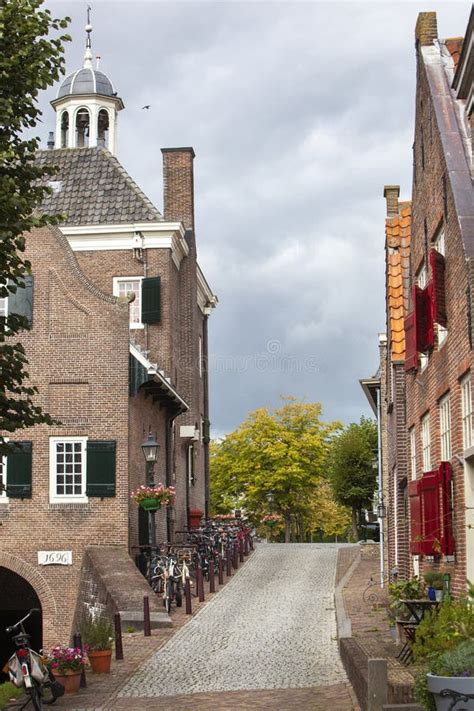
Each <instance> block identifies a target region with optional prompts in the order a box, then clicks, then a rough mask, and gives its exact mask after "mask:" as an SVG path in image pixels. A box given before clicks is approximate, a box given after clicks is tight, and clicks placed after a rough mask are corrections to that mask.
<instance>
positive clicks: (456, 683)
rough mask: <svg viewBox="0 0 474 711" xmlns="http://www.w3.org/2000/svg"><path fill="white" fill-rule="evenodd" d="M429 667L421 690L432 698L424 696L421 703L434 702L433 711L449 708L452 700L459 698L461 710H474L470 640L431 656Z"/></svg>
mask: <svg viewBox="0 0 474 711" xmlns="http://www.w3.org/2000/svg"><path fill="white" fill-rule="evenodd" d="M429 666H430V671H429V672H428V673H427V674H426V681H425V691H426V692H428V694H429V695H431V696H432V699H429V698H428V700H427V699H426V695H425V698H424V702H425V704H426V703H427V701H428V704H430V705H431V708H433V703H432V702H434V708H436V711H450V709H452V708H453V702H454V701H460V702H461V701H462V704H461V707H462V709H463V710H465V711H474V639H468V640H465V641H464V642H461V644H458V645H457V646H456V647H454V648H453V649H450V650H448V651H447V652H443V654H440V655H438V656H434V657H433V658H432V659H431V662H430V665H429ZM430 705H428V708H430ZM461 707H460V708H461ZM454 708H458V706H457V704H456V705H455V706H454Z"/></svg>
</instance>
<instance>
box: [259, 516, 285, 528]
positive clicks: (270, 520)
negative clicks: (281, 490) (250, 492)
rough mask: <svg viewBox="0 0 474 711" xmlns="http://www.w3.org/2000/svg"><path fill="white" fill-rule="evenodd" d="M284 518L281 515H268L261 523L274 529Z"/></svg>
mask: <svg viewBox="0 0 474 711" xmlns="http://www.w3.org/2000/svg"><path fill="white" fill-rule="evenodd" d="M282 520H283V519H282V517H281V516H280V514H274V513H271V514H266V515H265V516H264V517H263V518H262V521H261V523H263V524H264V525H265V526H269V527H270V528H274V527H275V526H276V525H277V524H278V523H280V522H281V521H282Z"/></svg>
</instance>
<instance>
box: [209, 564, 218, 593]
mask: <svg viewBox="0 0 474 711" xmlns="http://www.w3.org/2000/svg"><path fill="white" fill-rule="evenodd" d="M209 592H210V593H215V592H216V577H215V573H214V561H213V560H212V559H211V560H210V561H209Z"/></svg>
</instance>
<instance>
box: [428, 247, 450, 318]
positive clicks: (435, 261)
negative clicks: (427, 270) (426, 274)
mask: <svg viewBox="0 0 474 711" xmlns="http://www.w3.org/2000/svg"><path fill="white" fill-rule="evenodd" d="M430 266H431V277H432V282H431V283H432V289H431V307H432V318H433V321H436V323H439V324H440V325H441V326H444V327H446V324H447V322H448V317H447V312H446V288H445V271H446V260H445V258H444V257H443V255H442V254H440V253H439V252H438V251H437V250H436V249H432V250H431V252H430Z"/></svg>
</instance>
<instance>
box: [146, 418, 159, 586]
mask: <svg viewBox="0 0 474 711" xmlns="http://www.w3.org/2000/svg"><path fill="white" fill-rule="evenodd" d="M159 451H160V445H159V444H158V442H157V441H156V439H155V437H153V435H152V433H151V432H149V433H148V438H147V439H146V440H145V441H144V442H143V443H142V452H143V456H144V457H145V462H146V483H147V486H154V485H155V471H154V470H155V464H156V461H157V459H158V454H159ZM148 543H149V546H150V562H151V554H152V551H153V549H155V548H156V526H155V512H154V511H148ZM149 569H150V576H151V575H152V571H151V565H150V568H149Z"/></svg>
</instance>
